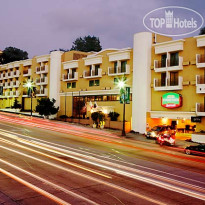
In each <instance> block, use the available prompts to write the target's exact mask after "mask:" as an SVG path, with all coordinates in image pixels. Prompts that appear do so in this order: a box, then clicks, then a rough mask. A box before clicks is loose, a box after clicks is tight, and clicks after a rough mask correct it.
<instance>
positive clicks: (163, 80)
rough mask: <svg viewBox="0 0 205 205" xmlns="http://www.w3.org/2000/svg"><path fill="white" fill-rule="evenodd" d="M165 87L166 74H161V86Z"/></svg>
mask: <svg viewBox="0 0 205 205" xmlns="http://www.w3.org/2000/svg"><path fill="white" fill-rule="evenodd" d="M165 85H166V73H161V86H165Z"/></svg>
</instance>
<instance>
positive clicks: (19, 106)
mask: <svg viewBox="0 0 205 205" xmlns="http://www.w3.org/2000/svg"><path fill="white" fill-rule="evenodd" d="M12 108H14V109H18V108H21V104H20V103H19V101H18V100H17V99H15V100H14V104H13V106H12Z"/></svg>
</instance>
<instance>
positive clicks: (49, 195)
mask: <svg viewBox="0 0 205 205" xmlns="http://www.w3.org/2000/svg"><path fill="white" fill-rule="evenodd" d="M0 172H1V173H2V174H4V175H6V176H8V177H10V178H12V179H13V180H15V181H17V182H19V183H21V184H23V185H24V186H26V187H28V188H30V189H32V190H34V191H36V192H38V193H39V194H41V195H42V196H45V197H47V198H48V199H50V200H52V201H54V202H56V203H58V204H61V205H71V204H69V203H67V202H66V201H64V200H62V199H60V198H58V197H56V196H54V195H53V194H50V193H48V192H47V191H45V190H43V189H41V188H39V187H37V186H35V185H33V184H31V183H29V182H27V181H25V180H23V179H22V178H20V177H17V176H15V175H14V174H11V173H10V172H7V171H6V170H4V169H2V168H0Z"/></svg>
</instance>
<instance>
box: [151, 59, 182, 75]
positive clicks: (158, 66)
mask: <svg viewBox="0 0 205 205" xmlns="http://www.w3.org/2000/svg"><path fill="white" fill-rule="evenodd" d="M179 70H183V57H181V56H179V59H178V61H172V60H170V59H166V61H158V60H154V71H155V72H166V71H179Z"/></svg>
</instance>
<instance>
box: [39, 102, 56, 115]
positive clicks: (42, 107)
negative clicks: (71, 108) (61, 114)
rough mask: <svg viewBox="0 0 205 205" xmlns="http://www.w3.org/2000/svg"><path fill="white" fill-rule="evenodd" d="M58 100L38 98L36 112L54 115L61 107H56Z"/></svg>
mask: <svg viewBox="0 0 205 205" xmlns="http://www.w3.org/2000/svg"><path fill="white" fill-rule="evenodd" d="M55 102H56V100H55V99H52V100H50V99H49V98H41V99H38V100H37V106H36V112H38V113H39V114H40V115H44V116H46V117H48V116H49V115H54V114H56V113H57V112H58V110H59V107H57V108H56V107H55V106H54V104H55Z"/></svg>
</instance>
